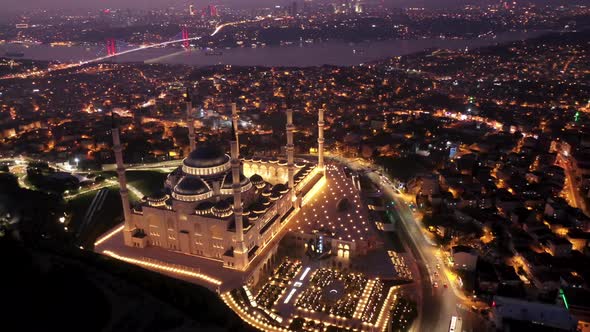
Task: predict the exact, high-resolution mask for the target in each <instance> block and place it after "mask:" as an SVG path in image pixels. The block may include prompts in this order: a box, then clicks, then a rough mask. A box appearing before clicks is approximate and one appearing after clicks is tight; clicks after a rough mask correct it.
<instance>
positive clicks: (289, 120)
mask: <svg viewBox="0 0 590 332" xmlns="http://www.w3.org/2000/svg"><path fill="white" fill-rule="evenodd" d="M286 129H287V172H288V176H289V190H291V200H292V201H295V199H296V197H295V180H294V176H295V164H294V161H293V152H294V150H295V145H294V144H293V130H294V129H295V126H294V125H293V110H292V109H291V107H288V108H287V126H286Z"/></svg>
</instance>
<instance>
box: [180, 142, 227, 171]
mask: <svg viewBox="0 0 590 332" xmlns="http://www.w3.org/2000/svg"><path fill="white" fill-rule="evenodd" d="M228 162H229V156H228V155H227V154H225V152H224V151H223V150H222V149H221V148H220V147H217V146H214V145H211V144H207V145H203V146H200V147H199V148H197V149H196V150H195V151H193V152H191V153H190V154H189V155H188V157H186V159H184V161H183V163H184V165H185V166H188V167H193V168H209V167H215V166H221V165H224V164H227V163H228Z"/></svg>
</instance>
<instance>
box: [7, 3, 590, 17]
mask: <svg viewBox="0 0 590 332" xmlns="http://www.w3.org/2000/svg"><path fill="white" fill-rule="evenodd" d="M293 1H294V0H217V1H211V0H194V1H190V0H102V1H90V0H18V1H17V0H0V8H2V11H3V12H4V13H7V12H10V13H13V14H14V13H18V12H21V11H29V10H32V9H56V10H57V9H71V10H92V9H106V8H112V9H127V8H129V9H158V8H169V7H175V8H182V7H185V6H188V5H189V4H191V3H192V4H195V5H203V6H204V5H207V4H209V3H213V4H219V5H228V6H232V7H236V8H248V7H251V8H257V7H266V6H272V5H285V4H290V3H292V2H293ZM296 1H298V2H303V0H296ZM312 1H313V2H318V3H320V2H321V3H332V2H339V1H343V0H312ZM364 1H367V2H377V1H381V0H364ZM383 1H384V2H385V3H386V4H387V5H388V6H392V7H427V8H456V7H458V6H463V5H467V4H475V5H485V4H492V3H497V2H498V1H500V0H383ZM517 1H518V2H520V3H536V4H549V3H553V4H555V5H561V4H588V5H590V0H517Z"/></svg>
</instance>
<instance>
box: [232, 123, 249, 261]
mask: <svg viewBox="0 0 590 332" xmlns="http://www.w3.org/2000/svg"><path fill="white" fill-rule="evenodd" d="M239 156H240V147H239V145H238V134H237V132H236V127H235V126H232V138H231V172H232V180H233V183H232V190H233V195H234V217H235V222H236V244H235V247H234V257H235V267H236V268H237V269H239V270H243V269H245V268H246V266H247V265H248V249H247V248H246V245H245V244H244V225H243V217H242V215H243V212H244V209H243V208H242V186H241V184H240V157H239Z"/></svg>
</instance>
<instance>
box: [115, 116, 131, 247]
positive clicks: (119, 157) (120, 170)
mask: <svg viewBox="0 0 590 332" xmlns="http://www.w3.org/2000/svg"><path fill="white" fill-rule="evenodd" d="M111 133H112V135H113V151H114V152H115V161H116V162H117V176H118V178H119V193H120V194H121V204H123V217H124V219H125V220H124V228H123V235H124V239H125V240H124V241H125V244H126V245H128V246H132V245H133V241H132V239H131V235H132V234H131V231H132V230H133V229H132V227H131V205H130V204H129V192H128V191H127V179H126V178H125V164H124V163H123V148H122V147H121V137H120V134H119V126H118V124H116V123H115V117H114V116H113V125H112V128H111Z"/></svg>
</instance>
